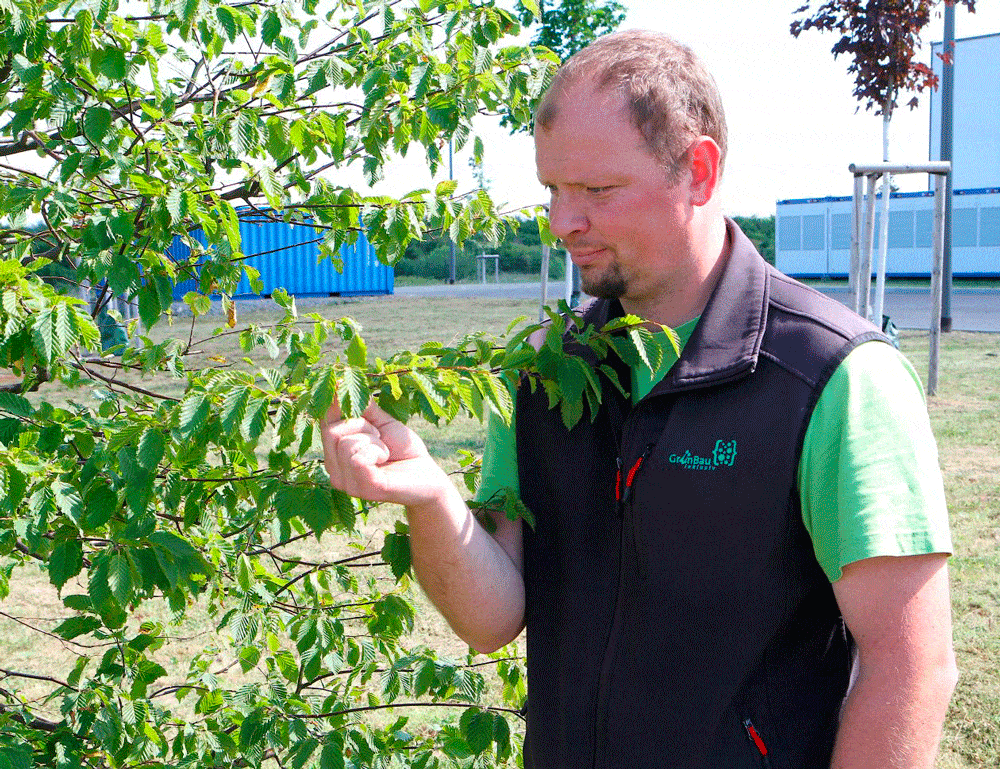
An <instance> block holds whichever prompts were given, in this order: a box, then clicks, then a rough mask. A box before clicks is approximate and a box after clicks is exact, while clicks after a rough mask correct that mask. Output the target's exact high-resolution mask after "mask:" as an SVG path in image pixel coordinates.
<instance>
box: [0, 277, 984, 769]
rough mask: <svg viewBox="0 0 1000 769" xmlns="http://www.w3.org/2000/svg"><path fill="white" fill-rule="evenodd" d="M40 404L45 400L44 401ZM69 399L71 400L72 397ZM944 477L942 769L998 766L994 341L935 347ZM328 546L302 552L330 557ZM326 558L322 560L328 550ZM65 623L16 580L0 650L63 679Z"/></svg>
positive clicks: (454, 317)
mask: <svg viewBox="0 0 1000 769" xmlns="http://www.w3.org/2000/svg"><path fill="white" fill-rule="evenodd" d="M306 309H308V310H309V311H318V312H320V313H322V314H323V315H325V316H327V317H339V316H342V315H350V316H351V317H354V318H355V319H357V320H358V321H359V322H360V323H361V324H362V326H363V328H364V332H363V334H364V336H365V339H366V341H367V343H368V348H369V351H370V352H372V353H374V354H377V355H378V354H381V355H385V354H387V353H389V352H391V351H394V350H398V349H405V348H410V347H414V346H417V345H419V344H420V343H422V342H424V341H427V340H429V339H436V340H441V341H450V340H451V339H454V338H455V337H457V336H460V335H463V334H465V333H467V332H468V331H469V330H471V329H482V330H486V331H489V332H495V333H502V332H503V331H504V329H505V328H506V327H507V325H508V323H509V322H510V321H511V320H512V319H513V318H516V317H518V316H525V317H527V318H529V319H532V318H534V317H535V314H536V313H537V305H536V304H535V303H534V302H532V301H517V300H497V299H473V298H469V299H444V298H440V299H438V298H427V299H406V298H399V297H380V298H367V299H349V300H332V299H331V300H328V301H327V300H324V302H323V303H318V302H317V303H314V304H311V306H310V307H308V308H306ZM239 313H240V321H241V323H242V322H243V321H252V322H257V323H265V322H267V321H268V320H269V319H270V318H272V317H276V316H277V313H272V312H271V311H270V310H268V309H266V305H265V303H240V305H239ZM219 323H220V319H219V318H218V317H215V318H211V319H200V320H199V321H198V322H197V323H196V324H195V328H194V329H193V332H192V333H193V336H194V338H196V339H205V340H206V341H205V342H204V343H203V344H201V345H199V350H200V354H201V355H202V356H203V357H204V358H205V359H207V358H209V356H219V355H227V354H228V355H234V357H235V358H237V359H238V358H239V357H240V356H241V353H238V352H237V353H235V354H234V353H233V351H232V346H233V342H232V340H231V338H230V339H229V340H227V339H225V338H220V337H216V338H213V337H212V335H211V329H212V328H214V327H215V326H217V325H218V324H219ZM189 324H190V319H184V318H178V319H177V320H176V325H175V326H174V327H173V328H172V329H171V328H168V327H167V326H166V324H163V325H162V327H159V328H157V329H154V334H153V335H154V337H157V338H162V337H163V336H166V335H167V334H170V335H177V336H184V337H185V338H186V337H187V335H188V326H189ZM901 342H902V349H903V352H904V353H905V354H906V355H907V356H908V357H909V358H910V359H911V360H912V361H913V363H914V365H915V366H916V368H917V370H918V371H919V372H920V373H921V375H922V376H926V371H927V347H928V339H927V334H926V333H920V332H907V331H904V332H902V333H901ZM150 386H151V387H153V389H157V388H164V389H166V390H171V389H173V391H174V394H176V392H179V391H180V386H179V384H178V383H171V382H169V381H167V380H166V379H164V380H161V381H158V382H152V383H150ZM46 397H49V398H51V397H52V393H47V394H46ZM75 397H77V398H79V397H80V394H76V395H75ZM928 407H929V411H930V415H931V420H932V424H933V427H934V431H935V434H936V436H937V440H938V445H939V450H940V456H941V466H942V470H943V473H944V478H945V485H946V491H947V495H948V501H949V507H950V511H951V516H952V527H953V536H954V542H955V555H954V557H953V559H952V562H951V574H952V586H953V605H954V609H953V613H954V624H955V644H956V649H957V653H958V658H959V667H960V671H961V679H960V682H959V685H958V690H957V692H956V695H955V697H954V700H953V703H952V707H951V710H950V712H949V715H948V720H947V724H946V727H945V736H944V741H943V744H942V751H941V756H940V759H939V762H938V766H939V767H942V768H943V769H958V768H959V767H989V768H990V769H995V767H997V766H1000V547H998V545H1000V335H996V334H973V333H959V332H955V333H951V334H946V335H944V336H943V337H942V349H941V366H940V387H939V393H938V395H937V396H935V397H933V398H931V399H930V400H929V404H928ZM417 428H418V431H419V432H420V433H421V434H422V435H423V437H424V439H425V440H426V441H427V443H428V445H429V448H430V450H431V452H432V453H433V454H434V455H435V456H436V457H438V458H439V459H440V460H441V461H442V462H443V463H444V464H445V466H446V467H448V468H450V469H453V468H455V467H457V463H456V462H455V460H454V459H453V455H454V453H455V451H456V449H460V448H462V449H471V450H474V451H477V452H478V451H480V450H481V448H482V444H483V438H484V435H483V427H482V425H480V424H479V423H477V422H473V421H470V420H463V421H459V422H456V423H454V424H453V425H451V426H450V427H448V428H446V429H442V430H435V429H433V428H431V427H429V426H426V425H424V426H419V425H418V426H417ZM399 514H400V512H399V511H398V510H393V509H391V508H389V507H385V508H381V509H380V510H379V511H378V513H377V515H375V516H373V518H372V520H370V521H369V523H368V525H367V528H368V530H370V532H371V537H372V538H373V542H372V546H373V547H374V548H378V547H380V546H381V541H380V540H378V539H377V536H378V534H377V532H378V531H380V530H381V529H382V528H385V527H389V528H391V520H392V518H393V517H394V516H396V515H399ZM337 546H338V545H337V543H335V542H331V541H329V540H328V539H325V540H324V541H323V542H321V543H316V544H313V545H310V547H313V548H317V549H319V550H321V551H322V550H323V549H324V548H330V549H336V548H337ZM327 552H328V551H327ZM418 601H419V616H418V621H417V629H416V633H415V636H414V638H412V643H413V644H414V645H415V644H418V643H426V644H428V645H432V646H434V647H435V648H438V649H439V650H441V652H442V653H444V654H448V655H451V656H456V657H459V656H462V655H464V654H465V652H466V648H465V647H464V645H463V644H461V643H460V642H458V641H457V640H456V639H455V638H454V636H453V635H452V634H451V633H450V631H449V630H448V628H447V627H446V626H445V624H444V622H443V621H442V620H441V619H440V618H439V617H438V615H437V614H436V613H435V612H434V611H433V610H432V609H431V608H430V607H429V606H428V605H427V604H426V602H425V601H424V600H423V599H422V598H418ZM60 613H62V614H63V615H65V609H63V607H62V605H61V603H60V602H59V601H58V600H57V599H56V598H55V593H54V591H53V590H51V589H50V588H49V586H48V583H47V580H46V579H45V578H44V576H43V575H42V574H41V573H40V572H34V573H31V572H29V571H27V570H22V571H21V572H19V573H17V574H15V579H14V580H12V591H11V595H10V597H9V598H8V599H6V600H5V601H3V602H2V603H0V636H2V637H3V639H4V641H5V643H4V648H5V662H4V665H5V666H9V667H10V668H14V669H18V670H26V671H31V672H36V673H39V674H44V673H46V672H51V671H53V670H63V669H65V666H63V665H62V662H61V660H62V659H72V657H73V656H74V655H73V653H72V651H73V650H71V649H68V648H65V647H66V644H62V643H59V642H58V641H57V640H54V637H48V636H40V635H39V634H38V633H37V632H35V631H31V630H29V629H27V628H26V626H25V623H26V624H27V625H32V626H35V627H42V628H51V627H52V626H53V625H54V624H56V623H57V622H58V621H59V619H60ZM175 635H176V643H175V644H174V645H172V647H171V652H170V653H171V654H172V655H173V660H174V661H175V663H176V664H178V665H185V666H186V660H187V658H188V657H189V656H190V655H191V654H192V653H194V651H196V650H199V649H203V648H205V647H206V646H207V645H210V644H211V643H212V642H213V638H212V630H211V628H210V627H197V626H194V627H190V628H178V629H177V630H176V632H175Z"/></svg>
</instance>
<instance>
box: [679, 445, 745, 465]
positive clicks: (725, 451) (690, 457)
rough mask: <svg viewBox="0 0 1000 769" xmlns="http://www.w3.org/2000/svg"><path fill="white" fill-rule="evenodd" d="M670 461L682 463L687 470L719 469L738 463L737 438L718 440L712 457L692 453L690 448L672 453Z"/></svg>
mask: <svg viewBox="0 0 1000 769" xmlns="http://www.w3.org/2000/svg"><path fill="white" fill-rule="evenodd" d="M669 459H670V463H671V464H674V465H681V466H682V467H683V468H684V469H685V470H717V469H718V468H720V467H732V466H733V465H735V464H736V440H735V439H734V440H731V441H716V442H715V448H714V449H712V456H711V457H702V456H698V455H697V454H692V453H691V450H690V449H688V450H687V451H685V452H684V453H683V454H671V455H670V457H669Z"/></svg>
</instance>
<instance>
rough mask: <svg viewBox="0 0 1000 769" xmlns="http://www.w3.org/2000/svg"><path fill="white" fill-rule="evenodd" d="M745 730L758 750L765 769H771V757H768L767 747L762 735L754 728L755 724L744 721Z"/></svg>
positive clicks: (748, 720)
mask: <svg viewBox="0 0 1000 769" xmlns="http://www.w3.org/2000/svg"><path fill="white" fill-rule="evenodd" d="M743 728H744V729H745V730H746V733H747V737H749V738H750V741H751V742H752V743H753V744H754V746H755V747H756V748H757V752H758V753H760V759H761V762H762V764H763V766H764V769H771V757H770V756H769V755H768V750H767V745H765V744H764V740H763V739H761V736H760V734H759V733H758V732H757V730H756V729H755V728H754V725H753V722H752V721H751V720H750V719H749V718H747V719H745V720H744V721H743Z"/></svg>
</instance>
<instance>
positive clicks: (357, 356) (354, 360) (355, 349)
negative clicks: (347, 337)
mask: <svg viewBox="0 0 1000 769" xmlns="http://www.w3.org/2000/svg"><path fill="white" fill-rule="evenodd" d="M347 362H348V363H349V364H350V365H351V366H356V367H358V368H364V367H365V366H366V365H367V364H368V348H367V346H366V345H365V340H364V339H362V338H361V337H360V336H359V335H358V334H355V335H354V336H353V337H351V341H350V342H349V343H348V345H347Z"/></svg>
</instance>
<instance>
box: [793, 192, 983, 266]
mask: <svg viewBox="0 0 1000 769" xmlns="http://www.w3.org/2000/svg"><path fill="white" fill-rule="evenodd" d="M880 207H881V206H880V205H876V216H875V246H876V249H877V248H878V242H879V232H880V227H881V222H880V220H881V215H880V213H879V208H880ZM853 211H854V203H853V201H852V199H851V198H849V197H828V198H807V199H798V200H779V201H778V204H777V212H776V218H775V249H774V253H775V264H776V265H777V267H778V269H779V270H781V271H782V272H784V273H785V274H786V275H791V276H793V277H799V278H822V277H834V278H843V277H847V276H848V274H849V273H850V265H851V219H852V217H853ZM933 225H934V196H933V193H931V192H897V193H893V194H892V196H891V198H890V201H889V236H888V238H889V249H888V253H887V256H886V274H887V275H889V276H890V277H898V278H902V277H928V276H929V275H930V273H931V252H932V245H933V244H932V242H931V239H932V237H933ZM951 232H952V245H951V248H952V274H953V275H954V276H955V277H957V278H976V277H982V278H997V277H1000V187H991V188H980V189H966V190H955V195H954V199H953V204H952V214H951ZM875 253H876V255H877V253H878V252H877V250H876V252H875ZM872 274H873V275H874V274H875V267H874V265H873V267H872Z"/></svg>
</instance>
